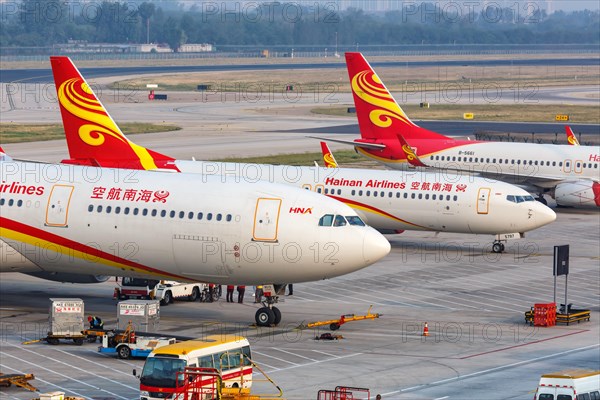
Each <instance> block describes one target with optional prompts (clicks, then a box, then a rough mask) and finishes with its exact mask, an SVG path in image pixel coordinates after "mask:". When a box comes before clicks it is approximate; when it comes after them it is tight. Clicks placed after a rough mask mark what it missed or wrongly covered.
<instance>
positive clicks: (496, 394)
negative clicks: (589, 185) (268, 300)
mask: <svg viewBox="0 0 600 400" xmlns="http://www.w3.org/2000/svg"><path fill="white" fill-rule="evenodd" d="M599 218H600V215H599V214H598V213H597V212H585V211H584V212H574V211H559V212H558V219H557V221H556V222H555V223H553V224H551V225H548V226H546V227H543V228H541V229H538V230H536V231H533V232H531V233H529V234H528V236H527V238H525V239H522V240H518V241H514V242H509V244H508V246H507V252H506V253H504V254H502V255H497V254H492V253H491V252H490V251H489V249H490V245H491V240H492V239H491V238H490V237H487V236H469V235H458V234H439V235H435V234H434V233H420V232H406V233H404V234H401V235H391V236H388V238H389V240H390V242H391V243H392V252H391V254H390V255H389V256H388V257H386V258H385V259H384V260H382V261H381V262H379V263H377V264H374V265H373V266H371V267H369V268H366V269H364V270H361V271H358V272H356V273H353V274H350V275H347V276H343V277H339V278H336V279H332V280H327V281H320V282H314V283H306V284H298V285H295V286H294V295H293V296H286V297H284V302H283V303H281V304H280V305H279V307H280V309H281V310H282V311H283V320H282V323H281V324H280V326H279V327H277V328H261V329H256V328H254V327H252V326H251V323H252V322H253V319H254V313H255V311H256V309H257V307H258V306H257V305H255V304H254V303H253V302H252V296H251V294H252V288H248V290H247V292H246V298H245V303H244V304H237V303H234V304H229V303H226V302H225V300H224V299H223V298H221V299H220V300H219V301H218V302H216V303H212V304H211V303H187V302H182V303H178V304H175V305H170V306H167V307H162V308H161V321H160V332H161V333H163V334H165V335H169V334H171V335H173V334H177V335H185V336H192V337H196V336H199V337H202V336H204V335H207V334H212V333H236V334H240V335H243V336H247V337H248V338H249V340H250V342H251V346H252V350H253V358H254V359H255V360H256V361H257V362H258V363H259V364H260V365H261V366H262V367H263V368H264V370H265V371H266V372H267V373H268V375H269V376H270V377H271V378H272V379H274V381H275V382H276V383H277V384H278V385H279V386H280V387H281V388H282V389H283V391H284V397H285V398H290V399H311V398H313V399H314V398H316V395H317V392H318V390H319V389H328V388H329V389H333V388H334V387H335V386H338V385H342V386H353V387H365V388H369V389H370V390H371V394H372V395H374V394H376V393H380V394H382V395H383V398H384V399H440V398H444V399H461V400H462V399H482V398H489V399H523V400H525V399H531V398H532V397H533V394H532V393H533V392H532V391H533V390H535V388H536V385H537V381H538V380H539V376H540V375H541V374H542V373H547V372H552V371H555V370H560V369H565V368H597V367H598V365H599V363H600V343H599V339H598V338H599V337H600V324H599V321H600V320H599V317H600V312H599V311H600V272H599V270H598V260H599V259H600V250H599V247H598V242H599V241H600V237H599V236H600V229H599V226H600V220H599ZM563 244H569V245H570V246H571V248H570V254H571V258H570V265H571V269H570V274H569V277H568V302H569V303H573V304H574V307H577V308H589V309H591V310H592V318H591V321H590V322H583V323H579V324H577V323H576V324H573V325H571V326H556V327H551V328H534V327H530V326H529V325H527V324H525V322H524V312H525V311H527V310H529V308H530V307H531V306H532V305H533V304H534V303H538V302H543V303H546V302H551V301H552V300H553V276H552V260H553V246H554V245H563ZM1 278H2V279H0V304H1V308H0V326H1V330H0V332H1V334H2V337H1V338H0V366H1V369H2V372H4V373H16V372H26V373H34V374H35V376H36V379H35V381H34V383H35V385H36V386H38V388H39V389H41V390H42V391H53V390H58V389H59V388H60V389H61V390H65V391H66V392H67V393H69V394H71V395H77V396H82V397H85V398H94V399H135V398H137V396H138V389H137V385H138V382H137V379H136V378H135V377H133V376H132V373H131V372H132V369H133V368H136V369H137V370H138V371H139V370H140V368H141V367H142V365H143V361H142V360H126V361H122V360H118V359H116V358H114V357H110V356H105V355H101V354H99V353H98V352H97V346H98V345H97V344H88V343H86V344H84V345H83V346H81V347H77V346H74V345H72V344H66V343H65V344H61V345H59V346H50V345H47V344H41V343H36V344H30V345H23V344H22V342H23V341H25V340H31V339H36V338H39V337H40V336H45V334H46V331H47V321H48V308H49V300H48V299H49V298H52V297H75V298H82V299H84V300H85V305H86V313H87V314H94V315H98V316H100V317H102V318H103V320H104V321H105V325H106V326H108V327H110V326H111V325H114V324H115V321H116V308H115V304H116V301H115V300H112V294H113V288H114V282H112V280H111V281H109V282H106V283H103V284H93V285H78V284H60V283H53V282H48V281H43V280H39V279H36V278H31V277H28V276H25V275H20V274H10V273H9V274H2V277H1ZM564 282H565V279H564V277H560V278H559V279H558V286H557V287H558V290H557V295H558V300H557V301H558V302H559V303H562V302H564ZM370 305H373V310H372V311H373V312H376V313H382V314H383V315H382V316H381V318H379V319H376V320H373V321H360V322H353V323H349V324H346V325H344V326H342V328H341V329H340V330H339V331H337V332H336V333H338V334H341V335H342V336H343V337H344V338H343V339H340V340H338V341H330V342H329V341H328V342H324V341H315V340H314V337H315V336H316V335H319V334H321V333H324V332H328V331H329V330H328V329H327V328H326V327H325V328H321V329H320V330H317V329H305V330H297V329H296V327H298V326H299V325H300V324H302V323H306V322H310V321H315V320H323V319H332V318H338V317H339V316H340V315H342V314H351V313H354V314H357V315H360V314H365V313H366V312H367V310H368V308H369V306H370ZM425 322H428V326H429V330H430V336H429V337H423V336H421V334H422V329H423V324H424V323H425ZM256 378H260V377H256ZM254 388H255V391H256V392H258V393H274V389H273V388H272V387H270V386H269V385H267V384H266V383H263V382H256V383H255V385H254ZM0 395H1V396H2V398H6V399H30V398H31V397H32V395H31V394H30V393H28V392H23V391H22V390H19V389H16V388H6V389H4V388H3V389H1V390H0Z"/></svg>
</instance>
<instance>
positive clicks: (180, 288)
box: [113, 277, 218, 306]
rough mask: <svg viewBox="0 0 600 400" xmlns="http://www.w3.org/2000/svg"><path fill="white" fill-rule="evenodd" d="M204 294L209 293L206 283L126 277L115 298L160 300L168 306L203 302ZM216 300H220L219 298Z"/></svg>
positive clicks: (116, 290) (116, 289)
mask: <svg viewBox="0 0 600 400" xmlns="http://www.w3.org/2000/svg"><path fill="white" fill-rule="evenodd" d="M204 293H208V285H207V284H204V283H197V282H196V283H190V282H185V283H182V282H177V281H156V280H151V279H139V278H127V277H125V278H123V280H122V281H121V286H120V287H117V288H115V294H114V296H113V297H114V298H118V299H119V300H128V299H139V300H160V304H161V305H163V306H166V305H169V304H171V303H173V302H174V301H175V300H188V301H196V300H202V296H203V294H204ZM215 300H218V297H217V298H216V299H215Z"/></svg>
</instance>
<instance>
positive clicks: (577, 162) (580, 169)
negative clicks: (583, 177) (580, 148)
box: [574, 160, 583, 174]
mask: <svg viewBox="0 0 600 400" xmlns="http://www.w3.org/2000/svg"><path fill="white" fill-rule="evenodd" d="M574 167H575V168H574V170H575V173H576V174H581V173H582V172H583V162H582V161H581V160H575V165H574Z"/></svg>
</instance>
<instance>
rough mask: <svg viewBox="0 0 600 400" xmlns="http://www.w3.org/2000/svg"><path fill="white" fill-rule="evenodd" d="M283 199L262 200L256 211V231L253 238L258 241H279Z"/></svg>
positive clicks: (258, 202)
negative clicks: (278, 233)
mask: <svg viewBox="0 0 600 400" xmlns="http://www.w3.org/2000/svg"><path fill="white" fill-rule="evenodd" d="M280 212H281V199H267V198H260V199H258V200H257V202H256V210H255V211H254V229H253V230H252V238H253V240H256V241H268V242H275V241H277V229H278V227H279V213H280Z"/></svg>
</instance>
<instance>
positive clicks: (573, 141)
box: [565, 126, 579, 146]
mask: <svg viewBox="0 0 600 400" xmlns="http://www.w3.org/2000/svg"><path fill="white" fill-rule="evenodd" d="M565 131H566V132H567V142H569V144H570V145H571V146H579V140H577V137H576V136H575V134H574V133H573V129H571V127H570V126H565Z"/></svg>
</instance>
